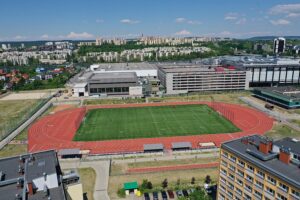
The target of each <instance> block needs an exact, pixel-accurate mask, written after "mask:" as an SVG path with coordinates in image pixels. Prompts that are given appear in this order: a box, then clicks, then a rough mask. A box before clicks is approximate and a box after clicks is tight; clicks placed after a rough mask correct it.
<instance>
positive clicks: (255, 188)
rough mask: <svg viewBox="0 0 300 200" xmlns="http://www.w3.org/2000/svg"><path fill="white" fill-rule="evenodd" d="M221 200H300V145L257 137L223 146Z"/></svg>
mask: <svg viewBox="0 0 300 200" xmlns="http://www.w3.org/2000/svg"><path fill="white" fill-rule="evenodd" d="M217 195H218V197H217V199H219V200H227V199H230V200H232V199H234V200H242V199H243V200H256V199H257V200H261V199H263V200H273V199H276V200H299V199H300V141H298V140H296V139H292V138H284V139H281V140H278V141H272V140H270V139H268V138H266V137H263V136H259V135H253V136H248V137H243V138H240V139H236V140H233V141H229V142H226V143H224V144H222V146H221V153H220V167H219V182H218V194H217Z"/></svg>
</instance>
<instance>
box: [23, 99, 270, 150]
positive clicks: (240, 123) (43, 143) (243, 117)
mask: <svg viewBox="0 0 300 200" xmlns="http://www.w3.org/2000/svg"><path fill="white" fill-rule="evenodd" d="M187 104H207V105H209V106H211V102H171V103H147V104H144V103H142V104H118V105H97V106H87V107H83V108H75V109H70V110H66V111H60V112H57V113H55V114H52V115H48V116H45V117H43V118H41V119H40V120H38V121H37V122H35V123H34V124H33V125H32V126H31V127H30V128H29V133H28V151H29V152H36V151H43V150H49V149H56V150H59V149H67V148H79V149H81V150H90V153H91V154H114V153H130V152H142V151H143V145H144V144H153V143H163V144H164V147H165V148H166V149H171V144H172V142H191V143H192V147H193V148H199V146H198V145H199V143H200V142H201V143H204V142H214V143H215V144H216V146H218V147H219V146H220V145H221V143H222V142H225V141H228V140H232V139H235V138H240V137H243V136H247V135H253V134H261V135H262V134H264V133H265V132H266V131H268V130H270V129H271V128H272V126H273V119H272V118H270V117H268V116H267V115H266V114H264V113H262V112H259V111H257V110H254V109H251V108H248V107H245V106H241V105H236V104H227V103H218V104H219V105H221V106H222V107H223V108H226V110H230V111H231V112H232V113H233V115H234V118H233V119H232V123H233V124H235V125H236V126H237V127H238V128H240V129H241V130H242V131H241V132H237V133H227V134H226V133H225V134H201V135H194V136H176V137H160V138H139V139H126V140H107V141H92V142H76V141H72V138H73V137H74V135H75V133H76V130H77V129H78V127H79V125H80V122H81V120H82V119H83V117H84V115H85V112H86V110H87V109H96V108H102V109H104V108H120V107H122V108H123V107H144V106H164V105H187ZM215 105H216V103H214V106H215Z"/></svg>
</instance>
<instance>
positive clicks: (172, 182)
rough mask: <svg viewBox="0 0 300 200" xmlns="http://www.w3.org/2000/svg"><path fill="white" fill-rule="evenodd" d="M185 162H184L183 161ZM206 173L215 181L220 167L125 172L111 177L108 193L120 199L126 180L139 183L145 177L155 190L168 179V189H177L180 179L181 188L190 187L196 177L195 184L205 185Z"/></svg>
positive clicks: (111, 196) (112, 197) (159, 188)
mask: <svg viewBox="0 0 300 200" xmlns="http://www.w3.org/2000/svg"><path fill="white" fill-rule="evenodd" d="M182 164H184V163H182ZM206 175H210V177H211V179H212V181H213V182H217V180H218V168H207V169H193V170H178V171H166V172H155V173H146V174H123V175H119V174H118V175H116V176H110V177H109V183H108V184H109V185H108V195H109V197H110V199H112V200H114V199H120V198H119V197H118V196H117V191H118V189H120V188H122V187H123V184H124V183H125V182H131V181H137V182H138V184H141V183H142V182H143V179H148V181H151V183H152V184H153V188H154V190H157V191H159V190H161V189H162V188H161V183H162V181H163V180H164V179H165V178H167V179H168V189H175V188H176V183H177V181H178V179H180V183H181V184H180V188H186V187H190V186H191V184H190V182H191V179H192V177H194V178H195V179H196V181H195V185H194V186H197V185H200V186H203V184H204V180H205V177H206Z"/></svg>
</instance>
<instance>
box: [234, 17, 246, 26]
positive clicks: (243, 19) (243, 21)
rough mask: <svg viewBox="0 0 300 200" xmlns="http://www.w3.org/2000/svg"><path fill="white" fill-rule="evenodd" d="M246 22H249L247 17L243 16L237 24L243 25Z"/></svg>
mask: <svg viewBox="0 0 300 200" xmlns="http://www.w3.org/2000/svg"><path fill="white" fill-rule="evenodd" d="M246 22H247V19H246V18H241V19H239V20H237V21H236V22H235V24H237V25H243V24H245V23H246Z"/></svg>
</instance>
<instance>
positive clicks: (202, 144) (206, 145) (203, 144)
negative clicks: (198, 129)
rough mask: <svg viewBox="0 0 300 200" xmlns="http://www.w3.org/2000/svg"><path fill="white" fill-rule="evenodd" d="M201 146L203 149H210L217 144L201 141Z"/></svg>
mask: <svg viewBox="0 0 300 200" xmlns="http://www.w3.org/2000/svg"><path fill="white" fill-rule="evenodd" d="M199 147H200V148H203V149H210V148H215V147H216V144H215V143H214V142H203V143H201V142H200V143H199Z"/></svg>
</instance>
